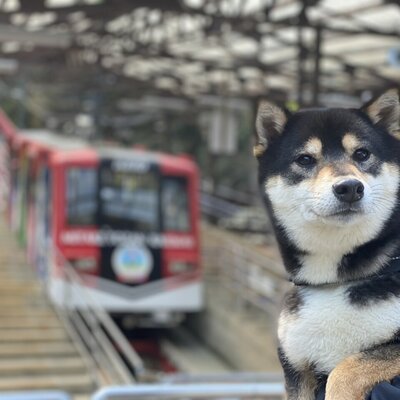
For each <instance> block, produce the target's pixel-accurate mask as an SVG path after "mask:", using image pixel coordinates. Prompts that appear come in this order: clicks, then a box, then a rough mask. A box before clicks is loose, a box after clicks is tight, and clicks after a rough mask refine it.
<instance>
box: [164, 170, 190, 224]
mask: <svg viewBox="0 0 400 400" xmlns="http://www.w3.org/2000/svg"><path fill="white" fill-rule="evenodd" d="M187 186H188V185H187V179H186V178H183V177H174V176H168V177H164V178H163V181H162V189H161V205H162V208H161V209H162V218H163V228H164V231H167V232H168V231H173V232H188V231H189V230H190V218H189V197H188V187H187Z"/></svg>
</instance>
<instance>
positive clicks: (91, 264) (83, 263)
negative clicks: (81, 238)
mask: <svg viewBox="0 0 400 400" xmlns="http://www.w3.org/2000/svg"><path fill="white" fill-rule="evenodd" d="M71 264H72V265H73V266H74V268H75V269H76V270H78V271H93V270H94V269H96V267H97V260H96V259H95V258H93V257H86V258H78V259H76V260H72V261H71Z"/></svg>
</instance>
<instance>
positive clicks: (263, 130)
mask: <svg viewBox="0 0 400 400" xmlns="http://www.w3.org/2000/svg"><path fill="white" fill-rule="evenodd" d="M286 122H287V116H286V114H285V112H284V111H283V110H282V109H281V108H279V107H278V106H276V105H275V104H272V103H269V102H268V101H265V100H262V101H261V102H260V104H259V105H258V111H257V117H256V144H255V146H254V148H253V153H254V156H255V157H260V156H261V155H262V154H264V152H265V150H267V147H268V144H269V142H270V141H271V140H272V139H273V138H274V137H276V136H278V135H279V134H280V133H281V132H282V131H283V128H284V126H285V124H286Z"/></svg>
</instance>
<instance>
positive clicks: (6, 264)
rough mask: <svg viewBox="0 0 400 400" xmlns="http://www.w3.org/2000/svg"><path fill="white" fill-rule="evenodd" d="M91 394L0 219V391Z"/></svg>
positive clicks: (65, 335)
mask: <svg viewBox="0 0 400 400" xmlns="http://www.w3.org/2000/svg"><path fill="white" fill-rule="evenodd" d="M31 390H32V391H33V390H35V391H36V390H61V391H64V392H67V393H70V394H71V395H72V396H73V398H74V399H79V400H80V399H86V398H89V397H90V395H91V394H92V393H93V392H94V391H95V390H96V383H95V380H94V378H93V376H92V374H91V372H90V370H89V368H88V362H87V360H86V359H85V357H84V355H83V354H82V352H81V351H80V349H79V345H78V343H76V341H74V339H73V338H72V337H71V335H70V332H69V331H68V329H67V327H66V326H65V324H64V323H63V321H62V319H61V318H60V317H59V315H58V314H57V312H56V310H55V309H54V308H53V307H52V305H51V303H50V301H49V300H48V299H47V297H46V294H45V291H44V289H43V287H42V285H41V283H40V282H39V281H38V280H37V278H36V277H35V274H34V271H33V270H32V267H30V266H29V265H28V263H27V262H26V259H25V255H24V252H23V250H22V249H20V248H19V247H18V245H17V242H16V240H15V238H14V235H12V234H11V232H10V230H9V228H8V227H7V225H6V223H5V222H4V220H3V219H1V220H0V392H3V391H31Z"/></svg>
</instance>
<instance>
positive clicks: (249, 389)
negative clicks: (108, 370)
mask: <svg viewBox="0 0 400 400" xmlns="http://www.w3.org/2000/svg"><path fill="white" fill-rule="evenodd" d="M283 394H284V385H283V384H282V383H247V384H241V383H240V384H238V383H236V384H235V383H229V384H225V383H223V384H189V385H166V384H163V385H136V386H131V387H129V386H125V387H108V388H104V389H101V390H100V391H98V392H97V393H96V394H95V395H94V396H93V397H92V400H108V399H113V398H115V399H118V400H122V399H135V398H138V399H158V400H159V399H185V400H186V399H207V400H209V399H245V398H246V399H269V400H271V399H282V396H283Z"/></svg>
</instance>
